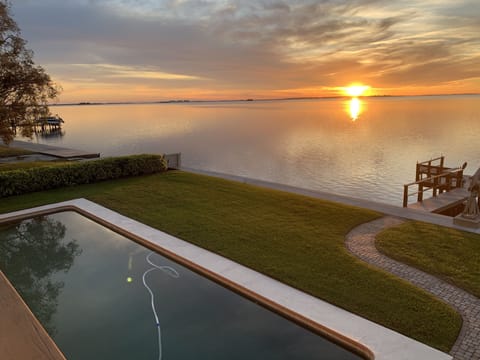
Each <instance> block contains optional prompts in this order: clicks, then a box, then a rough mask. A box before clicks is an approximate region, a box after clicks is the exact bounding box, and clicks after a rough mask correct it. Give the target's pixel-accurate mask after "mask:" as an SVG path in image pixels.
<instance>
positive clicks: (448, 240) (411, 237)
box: [376, 222, 480, 297]
mask: <svg viewBox="0 0 480 360" xmlns="http://www.w3.org/2000/svg"><path fill="white" fill-rule="evenodd" d="M376 245H377V247H378V249H379V250H380V251H382V252H383V253H385V254H386V255H388V256H390V257H391V258H394V259H397V260H399V261H401V262H404V263H407V264H410V265H412V266H414V267H417V268H419V269H422V270H424V271H426V272H428V273H430V274H434V275H436V276H438V277H440V278H442V279H444V280H446V281H448V282H450V283H452V284H455V285H457V286H458V287H461V288H463V289H465V290H467V291H468V292H470V293H472V294H474V295H476V296H477V297H480V235H478V234H472V233H467V232H463V231H458V230H454V229H448V228H444V227H441V226H436V225H432V224H425V223H420V222H408V223H405V224H402V225H400V226H397V227H394V228H390V229H387V230H385V231H383V232H382V233H381V234H379V236H377V243H376Z"/></svg>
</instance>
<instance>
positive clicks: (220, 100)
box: [48, 92, 480, 106]
mask: <svg viewBox="0 0 480 360" xmlns="http://www.w3.org/2000/svg"><path fill="white" fill-rule="evenodd" d="M478 95H480V92H474V93H452V94H421V95H388V94H386V95H360V96H348V95H332V96H298V97H297V96H295V97H284V98H264V99H263V98H261V99H255V98H242V99H172V100H146V101H142V100H134V101H128V100H125V101H79V102H66V103H56V104H55V103H54V104H48V106H72V105H79V106H88V105H128V104H132V105H133V104H175V103H176V104H185V103H202V102H218V103H220V102H251V101H256V102H259V101H290V100H322V99H326V100H328V99H350V98H386V97H429V96H478Z"/></svg>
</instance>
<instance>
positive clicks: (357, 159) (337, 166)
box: [34, 96, 480, 206]
mask: <svg viewBox="0 0 480 360" xmlns="http://www.w3.org/2000/svg"><path fill="white" fill-rule="evenodd" d="M52 111H53V112H58V114H59V115H60V116H62V117H63V118H64V119H65V121H66V124H65V126H64V132H65V133H64V136H62V137H52V138H41V137H38V138H35V139H34V141H38V142H42V143H50V144H57V145H59V146H66V147H73V148H79V149H84V150H88V151H95V152H100V153H101V154H102V155H105V156H109V155H123V154H133V153H145V152H153V153H170V152H181V153H182V156H183V157H182V161H183V165H184V166H188V167H192V168H199V169H204V170H213V171H218V172H224V173H230V174H235V175H241V176H247V177H251V178H258V179H263V180H269V181H274V182H279V183H285V184H289V185H295V186H300V187H304V188H308V189H314V190H320V191H328V192H333V193H337V194H343V195H349V196H354V197H358V198H363V199H371V200H376V201H380V202H386V203H391V204H396V205H400V206H401V203H402V192H403V186H402V185H403V184H404V183H407V182H411V181H413V180H414V176H415V163H416V162H417V161H423V160H428V159H430V158H432V157H437V156H440V155H442V154H443V155H445V156H446V163H447V165H449V166H452V167H454V166H459V165H461V164H462V163H463V162H464V161H467V162H468V163H469V166H468V167H467V170H466V173H467V174H472V173H474V172H475V170H476V169H477V168H478V167H479V166H480V150H479V147H478V143H479V142H478V138H479V136H480V96H435V97H404V98H367V99H362V100H360V101H359V102H355V101H349V100H342V99H334V100H301V101H300V100H298V101H263V102H257V101H254V102H238V103H235V102H231V103H187V104H148V105H112V106H110V105H108V106H66V107H54V108H52ZM352 118H356V119H355V121H354V120H353V119H352Z"/></svg>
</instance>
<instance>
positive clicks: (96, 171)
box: [0, 155, 167, 197]
mask: <svg viewBox="0 0 480 360" xmlns="http://www.w3.org/2000/svg"><path fill="white" fill-rule="evenodd" d="M166 170H167V162H166V160H165V158H164V157H163V156H160V155H132V156H121V157H113V158H104V159H99V160H91V161H78V162H72V163H68V164H62V165H54V164H52V166H45V167H36V168H29V169H21V170H11V171H3V172H0V197H5V196H11V195H20V194H24V193H29V192H34V191H42V190H48V189H54V188H58V187H63V186H72V185H80V184H90V183H94V182H98V181H104V180H112V179H118V178H122V177H128V176H139V175H147V174H153V173H158V172H162V171H166Z"/></svg>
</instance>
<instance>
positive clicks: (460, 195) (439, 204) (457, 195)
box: [408, 188, 470, 214]
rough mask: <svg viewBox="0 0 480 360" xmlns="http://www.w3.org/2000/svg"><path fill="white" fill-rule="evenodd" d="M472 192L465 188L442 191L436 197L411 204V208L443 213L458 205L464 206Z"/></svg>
mask: <svg viewBox="0 0 480 360" xmlns="http://www.w3.org/2000/svg"><path fill="white" fill-rule="evenodd" d="M469 194H470V192H469V191H468V190H467V189H465V188H457V189H453V190H451V191H448V192H444V193H441V194H439V195H437V196H435V197H431V198H428V199H425V200H423V201H418V202H416V203H413V204H409V205H408V208H409V209H415V210H422V211H427V212H431V213H437V214H441V213H444V212H446V211H448V210H450V209H452V208H456V207H457V206H461V207H463V203H464V202H465V201H466V200H467V198H468V196H469Z"/></svg>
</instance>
